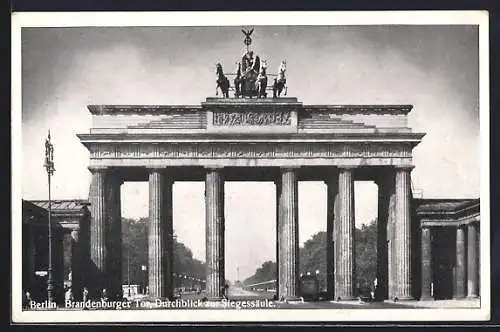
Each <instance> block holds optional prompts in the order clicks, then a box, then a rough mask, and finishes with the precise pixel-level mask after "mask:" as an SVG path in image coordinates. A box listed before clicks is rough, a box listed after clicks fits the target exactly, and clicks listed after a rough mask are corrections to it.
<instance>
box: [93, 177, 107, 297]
mask: <svg viewBox="0 0 500 332" xmlns="http://www.w3.org/2000/svg"><path fill="white" fill-rule="evenodd" d="M90 171H91V172H92V181H91V185H90V195H89V201H90V210H91V218H92V219H91V223H90V261H91V266H90V269H91V271H90V276H89V278H88V281H89V282H90V283H92V284H89V297H93V298H96V297H99V296H100V295H101V292H102V290H103V289H104V288H106V284H107V262H108V259H107V254H108V252H107V246H106V241H107V228H106V213H107V200H106V198H107V197H106V183H107V181H106V180H107V175H108V174H107V170H106V169H105V168H91V169H90Z"/></svg>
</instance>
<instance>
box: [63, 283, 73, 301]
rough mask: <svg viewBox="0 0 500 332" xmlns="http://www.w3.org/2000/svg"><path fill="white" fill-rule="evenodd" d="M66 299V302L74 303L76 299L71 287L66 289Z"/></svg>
mask: <svg viewBox="0 0 500 332" xmlns="http://www.w3.org/2000/svg"><path fill="white" fill-rule="evenodd" d="M64 299H65V300H66V301H70V302H73V300H74V298H73V292H72V291H71V287H68V288H67V289H66V293H65V294H64Z"/></svg>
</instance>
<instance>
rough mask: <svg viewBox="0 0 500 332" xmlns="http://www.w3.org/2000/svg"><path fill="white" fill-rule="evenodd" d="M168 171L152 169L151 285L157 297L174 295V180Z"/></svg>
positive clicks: (150, 212)
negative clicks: (167, 175)
mask: <svg viewBox="0 0 500 332" xmlns="http://www.w3.org/2000/svg"><path fill="white" fill-rule="evenodd" d="M165 172H166V170H164V169H151V170H150V172H149V227H148V270H149V272H148V279H149V280H148V286H149V295H150V296H151V297H154V298H171V297H172V292H173V289H172V277H171V275H172V265H171V255H172V252H171V251H172V250H171V246H172V245H171V241H172V218H171V212H170V210H171V209H172V207H171V205H172V201H171V197H172V196H171V190H172V189H171V188H172V182H171V180H170V179H167V178H166V173H165Z"/></svg>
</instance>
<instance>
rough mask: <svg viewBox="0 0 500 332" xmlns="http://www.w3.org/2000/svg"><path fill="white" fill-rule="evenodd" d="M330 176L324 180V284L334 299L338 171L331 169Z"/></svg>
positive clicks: (329, 295)
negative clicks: (325, 196) (325, 209)
mask: <svg viewBox="0 0 500 332" xmlns="http://www.w3.org/2000/svg"><path fill="white" fill-rule="evenodd" d="M332 173H333V174H332V176H331V177H330V178H329V179H328V180H327V181H326V186H327V214H326V216H327V221H326V222H327V223H326V259H327V261H326V269H327V272H326V285H327V287H326V288H327V293H328V298H329V299H331V300H334V299H335V255H336V248H335V245H336V242H335V234H336V229H335V227H336V225H337V224H336V222H335V216H336V215H337V213H336V211H337V210H336V209H337V208H338V206H337V205H338V203H337V202H338V192H339V179H338V172H334V171H332Z"/></svg>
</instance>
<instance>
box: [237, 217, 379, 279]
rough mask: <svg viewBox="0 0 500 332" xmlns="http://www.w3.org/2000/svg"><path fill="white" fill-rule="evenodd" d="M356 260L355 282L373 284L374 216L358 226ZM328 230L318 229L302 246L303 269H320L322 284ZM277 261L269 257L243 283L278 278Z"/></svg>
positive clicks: (375, 252)
mask: <svg viewBox="0 0 500 332" xmlns="http://www.w3.org/2000/svg"><path fill="white" fill-rule="evenodd" d="M354 237H355V238H354V240H355V260H356V280H355V282H356V285H357V286H358V287H370V286H371V285H372V283H373V280H374V279H375V277H376V274H377V222H376V220H373V221H372V222H371V223H369V224H368V225H366V224H363V225H362V226H361V228H360V229H358V228H356V230H355V234H354ZM326 259H327V257H326V232H318V233H316V234H314V235H313V236H312V237H311V238H310V239H309V240H307V241H306V242H305V243H304V246H303V247H301V248H300V249H299V265H300V272H301V273H304V274H305V273H307V272H310V273H311V274H313V275H314V274H316V271H317V270H319V274H318V279H319V284H320V287H322V288H326V277H327V273H326V272H327V271H326V267H327V264H326ZM276 271H277V269H276V263H275V262H272V261H267V262H265V263H264V264H262V266H261V267H260V268H258V269H257V270H256V271H255V273H254V274H253V275H252V276H251V277H249V278H247V279H245V280H244V284H246V285H250V284H255V283H259V282H263V281H268V280H272V279H276Z"/></svg>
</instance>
